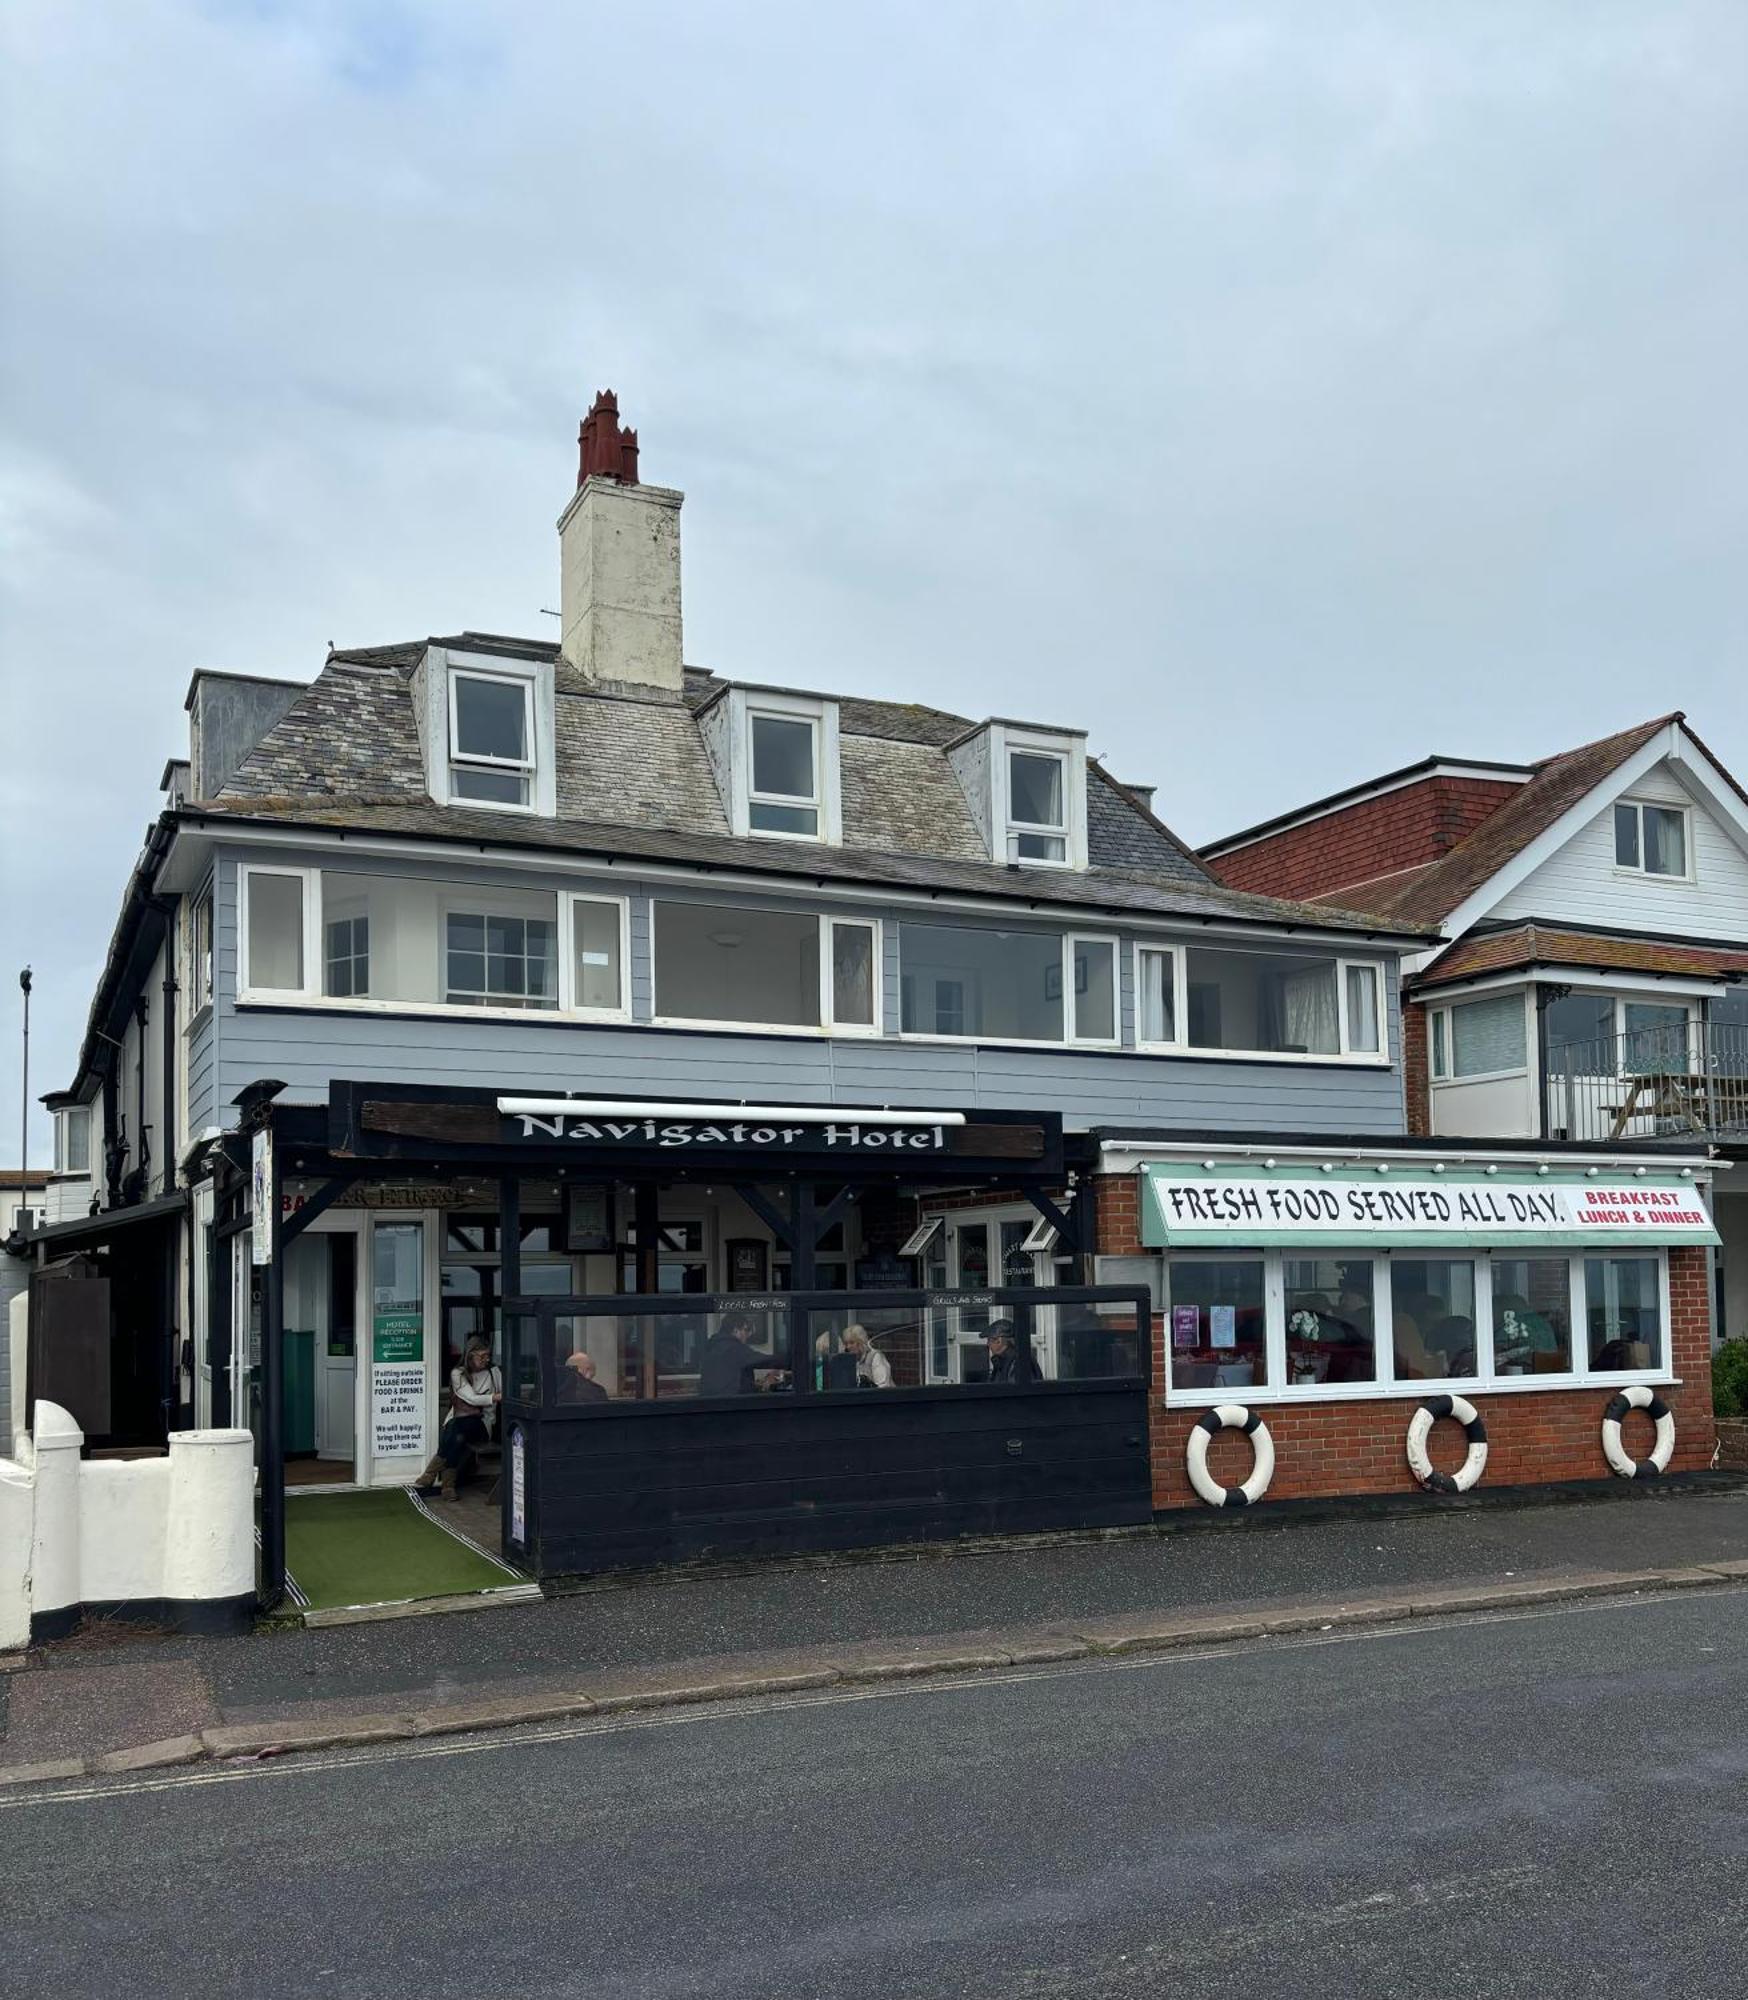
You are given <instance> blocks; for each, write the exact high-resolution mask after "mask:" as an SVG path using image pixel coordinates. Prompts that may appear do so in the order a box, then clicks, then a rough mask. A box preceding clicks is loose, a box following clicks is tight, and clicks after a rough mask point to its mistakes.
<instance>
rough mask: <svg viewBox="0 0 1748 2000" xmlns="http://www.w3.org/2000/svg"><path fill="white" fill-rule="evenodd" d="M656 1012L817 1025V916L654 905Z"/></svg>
mask: <svg viewBox="0 0 1748 2000" xmlns="http://www.w3.org/2000/svg"><path fill="white" fill-rule="evenodd" d="M653 914H654V919H655V1010H656V1012H657V1014H659V1015H661V1016H663V1017H664V1018H665V1019H668V1020H674V1021H745V1022H749V1023H752V1024H755V1025H759V1026H765V1027H799V1028H817V1027H818V1026H819V919H818V918H817V917H812V916H791V915H789V914H787V913H785V912H782V911H777V910H739V909H730V908H724V907H721V906H718V905H715V904H709V903H669V902H659V901H658V902H657V903H656V904H655V905H654V910H653Z"/></svg>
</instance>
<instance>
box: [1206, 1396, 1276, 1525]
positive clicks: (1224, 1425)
mask: <svg viewBox="0 0 1748 2000" xmlns="http://www.w3.org/2000/svg"><path fill="white" fill-rule="evenodd" d="M1222 1431H1243V1432H1244V1433H1245V1435H1246V1436H1247V1437H1248V1438H1249V1439H1250V1446H1251V1449H1252V1451H1254V1452H1255V1453H1256V1463H1255V1464H1254V1465H1253V1466H1252V1467H1251V1469H1250V1477H1249V1478H1248V1479H1247V1480H1246V1481H1245V1482H1244V1484H1243V1485H1242V1486H1222V1485H1221V1484H1220V1482H1219V1481H1218V1480H1217V1479H1216V1478H1215V1477H1214V1476H1213V1474H1212V1473H1210V1472H1209V1470H1208V1446H1209V1445H1210V1444H1211V1443H1212V1442H1213V1441H1214V1439H1215V1438H1217V1437H1218V1436H1219V1435H1220V1433H1221V1432H1222ZM1187 1457H1188V1459H1189V1468H1190V1484H1191V1485H1192V1486H1193V1487H1194V1488H1195V1489H1196V1491H1197V1492H1198V1493H1199V1494H1200V1495H1201V1496H1202V1498H1203V1499H1204V1500H1206V1501H1207V1503H1208V1505H1209V1506H1210V1507H1251V1506H1254V1505H1255V1504H1256V1502H1257V1501H1258V1500H1260V1499H1261V1498H1262V1496H1263V1495H1264V1494H1265V1493H1266V1492H1267V1491H1268V1490H1269V1481H1270V1480H1271V1479H1273V1478H1274V1476H1275V1441H1274V1439H1273V1438H1272V1437H1270V1436H1269V1427H1268V1425H1267V1424H1265V1423H1264V1422H1263V1420H1262V1418H1261V1417H1259V1416H1255V1415H1253V1414H1252V1413H1251V1412H1250V1411H1249V1410H1247V1409H1246V1408H1245V1407H1244V1405H1243V1404H1242V1403H1219V1404H1216V1405H1215V1407H1214V1408H1213V1409H1211V1410H1209V1411H1208V1412H1206V1414H1205V1415H1203V1416H1200V1417H1198V1418H1197V1419H1196V1425H1195V1428H1194V1429H1193V1430H1192V1431H1191V1432H1190V1442H1189V1450H1188V1453H1187Z"/></svg>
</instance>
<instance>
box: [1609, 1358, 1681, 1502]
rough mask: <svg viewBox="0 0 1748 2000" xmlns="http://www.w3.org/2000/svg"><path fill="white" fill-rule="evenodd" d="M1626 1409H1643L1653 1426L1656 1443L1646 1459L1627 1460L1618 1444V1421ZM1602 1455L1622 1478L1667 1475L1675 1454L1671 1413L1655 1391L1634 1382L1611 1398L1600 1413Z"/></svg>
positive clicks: (1673, 1425) (1619, 1440) (1672, 1414)
mask: <svg viewBox="0 0 1748 2000" xmlns="http://www.w3.org/2000/svg"><path fill="white" fill-rule="evenodd" d="M1629 1410H1643V1411H1644V1412H1645V1414H1646V1415H1647V1416H1648V1417H1649V1418H1650V1419H1651V1421H1652V1423H1654V1424H1655V1425H1656V1426H1657V1442H1656V1443H1655V1444H1654V1445H1652V1447H1651V1456H1650V1457H1649V1458H1628V1456H1627V1449H1626V1446H1625V1445H1623V1444H1622V1443H1621V1419H1622V1417H1624V1416H1625V1415H1626V1413H1627V1412H1628V1411H1629ZM1602 1455H1603V1457H1604V1458H1606V1459H1607V1460H1608V1462H1609V1464H1610V1465H1611V1466H1612V1467H1613V1468H1614V1470H1615V1471H1616V1472H1618V1473H1619V1474H1620V1476H1621V1477H1622V1478H1623V1479H1642V1478H1643V1477H1644V1476H1645V1474H1646V1473H1648V1472H1667V1471H1668V1470H1669V1461H1670V1459H1671V1458H1673V1457H1674V1455H1675V1414H1674V1412H1673V1411H1672V1410H1671V1409H1670V1407H1669V1405H1668V1404H1667V1403H1666V1402H1664V1400H1663V1398H1662V1397H1661V1396H1659V1395H1658V1394H1657V1393H1656V1391H1655V1390H1653V1389H1647V1388H1646V1387H1645V1386H1644V1385H1643V1384H1642V1383H1638V1382H1635V1383H1634V1384H1633V1386H1632V1387H1631V1388H1630V1389H1623V1390H1622V1391H1621V1392H1620V1394H1619V1395H1618V1396H1611V1397H1610V1398H1609V1402H1608V1408H1607V1409H1605V1410H1604V1411H1603V1413H1602Z"/></svg>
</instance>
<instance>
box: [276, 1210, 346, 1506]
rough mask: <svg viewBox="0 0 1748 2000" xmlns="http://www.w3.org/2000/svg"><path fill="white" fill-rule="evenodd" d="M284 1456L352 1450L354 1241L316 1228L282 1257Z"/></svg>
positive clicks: (342, 1458)
mask: <svg viewBox="0 0 1748 2000" xmlns="http://www.w3.org/2000/svg"><path fill="white" fill-rule="evenodd" d="M284 1348H285V1453H286V1457H287V1458H303V1459H305V1460H309V1459H314V1460H316V1461H318V1462H323V1461H325V1462H328V1463H336V1462H338V1463H342V1464H344V1466H345V1467H346V1470H347V1474H348V1476H350V1473H351V1468H352V1463H353V1459H354V1456H355V1453H356V1450H357V1441H358V1436H357V1409H358V1239H357V1237H356V1235H354V1234H353V1233H352V1232H351V1231H350V1230H348V1231H346V1232H345V1233H344V1234H341V1233H338V1232H335V1233H331V1234H330V1233H327V1232H323V1231H319V1230H315V1229H311V1230H308V1231H306V1233H305V1234H304V1235H302V1236H300V1237H298V1238H297V1240H296V1241H295V1242H294V1243H292V1245H291V1246H290V1248H289V1249H288V1250H287V1251H286V1255H285V1335H284Z"/></svg>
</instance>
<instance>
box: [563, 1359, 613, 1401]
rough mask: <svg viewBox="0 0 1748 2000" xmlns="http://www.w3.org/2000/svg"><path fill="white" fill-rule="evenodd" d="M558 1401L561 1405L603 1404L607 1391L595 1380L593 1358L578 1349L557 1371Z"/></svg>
mask: <svg viewBox="0 0 1748 2000" xmlns="http://www.w3.org/2000/svg"><path fill="white" fill-rule="evenodd" d="M558 1400H559V1401H560V1402H561V1403H565V1404H572V1403H604V1402H606V1401H607V1391H606V1388H605V1387H604V1385H603V1384H601V1383H599V1382H597V1381H596V1380H595V1357H594V1356H593V1355H592V1354H589V1353H587V1352H586V1351H585V1350H584V1349H582V1348H580V1347H579V1348H578V1349H577V1351H576V1352H575V1353H574V1354H571V1355H567V1356H566V1358H565V1364H564V1366H563V1367H562V1368H561V1369H560V1370H559V1371H558Z"/></svg>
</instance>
